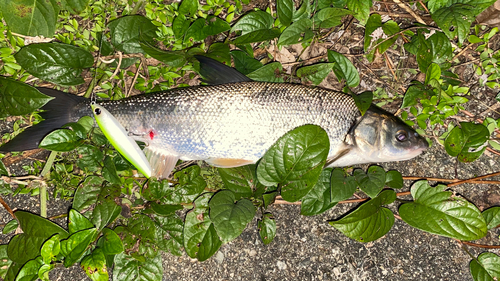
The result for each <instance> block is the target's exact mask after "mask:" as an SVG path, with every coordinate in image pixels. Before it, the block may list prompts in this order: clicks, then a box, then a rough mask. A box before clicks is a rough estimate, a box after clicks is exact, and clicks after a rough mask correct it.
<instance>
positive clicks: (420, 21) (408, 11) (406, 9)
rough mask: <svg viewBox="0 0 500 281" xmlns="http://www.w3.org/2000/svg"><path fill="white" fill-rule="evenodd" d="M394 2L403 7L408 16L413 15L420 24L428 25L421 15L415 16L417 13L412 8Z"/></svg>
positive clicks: (395, 1)
mask: <svg viewBox="0 0 500 281" xmlns="http://www.w3.org/2000/svg"><path fill="white" fill-rule="evenodd" d="M393 1H394V3H396V4H398V6H399V7H401V8H402V9H403V10H405V11H406V12H407V13H408V14H410V15H412V16H413V17H414V18H415V19H416V20H417V21H418V22H419V23H421V24H425V25H427V23H426V22H425V21H424V20H423V19H422V18H420V16H419V15H417V14H415V12H413V10H412V9H411V8H410V7H408V6H407V5H406V4H405V3H402V2H401V1H399V0H393Z"/></svg>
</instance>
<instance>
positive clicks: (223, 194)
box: [209, 190, 255, 243]
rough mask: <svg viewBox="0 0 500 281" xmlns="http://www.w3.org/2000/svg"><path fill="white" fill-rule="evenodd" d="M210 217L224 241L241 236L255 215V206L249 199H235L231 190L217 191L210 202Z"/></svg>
mask: <svg viewBox="0 0 500 281" xmlns="http://www.w3.org/2000/svg"><path fill="white" fill-rule="evenodd" d="M209 207H210V219H211V220H212V222H213V224H214V227H215V230H216V231H217V234H218V235H219V237H220V238H221V240H222V242H223V243H228V242H230V241H232V240H234V239H235V238H236V237H238V236H240V234H241V233H242V232H243V230H244V229H245V227H246V226H247V224H248V223H249V222H250V221H251V220H252V219H253V217H254V216H255V207H254V206H253V204H252V202H251V201H250V200H248V199H241V200H238V201H235V195H234V193H233V192H232V191H230V190H222V191H219V192H217V193H216V194H215V195H214V196H213V197H212V199H211V200H210V202H209Z"/></svg>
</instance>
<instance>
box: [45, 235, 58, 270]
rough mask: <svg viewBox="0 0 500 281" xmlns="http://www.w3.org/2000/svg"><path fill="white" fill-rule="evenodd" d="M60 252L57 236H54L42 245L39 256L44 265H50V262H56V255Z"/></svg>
mask: <svg viewBox="0 0 500 281" xmlns="http://www.w3.org/2000/svg"><path fill="white" fill-rule="evenodd" d="M60 251H61V243H60V241H59V234H55V235H54V236H52V237H50V239H49V240H47V241H45V242H44V243H43V245H42V249H41V250H40V254H41V255H42V259H43V262H44V263H45V264H50V263H51V262H53V261H56V260H57V255H59V252H60Z"/></svg>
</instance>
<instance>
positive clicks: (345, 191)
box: [330, 168, 358, 202]
mask: <svg viewBox="0 0 500 281" xmlns="http://www.w3.org/2000/svg"><path fill="white" fill-rule="evenodd" d="M357 186H358V185H357V183H356V178H355V177H354V176H352V177H351V176H347V177H346V176H345V175H344V171H343V170H342V169H340V168H335V169H334V170H333V171H332V176H331V186H330V193H331V201H332V202H340V201H342V200H347V199H349V198H351V196H352V195H353V194H354V192H356V188H357Z"/></svg>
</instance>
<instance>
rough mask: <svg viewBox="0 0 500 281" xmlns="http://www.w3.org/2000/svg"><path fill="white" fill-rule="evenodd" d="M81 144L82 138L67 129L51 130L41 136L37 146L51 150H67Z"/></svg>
mask: <svg viewBox="0 0 500 281" xmlns="http://www.w3.org/2000/svg"><path fill="white" fill-rule="evenodd" d="M81 144H82V139H81V138H80V137H78V136H77V135H76V134H75V132H73V131H71V130H69V129H59V130H55V131H52V132H51V133H49V134H48V135H46V136H45V138H43V140H42V141H41V142H40V144H39V145H38V147H40V148H45V149H48V150H52V151H59V152H67V151H71V150H73V149H75V148H77V147H78V146H80V145H81Z"/></svg>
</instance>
